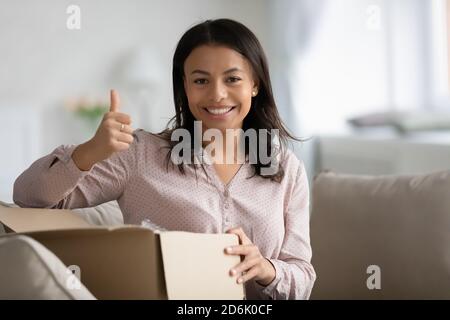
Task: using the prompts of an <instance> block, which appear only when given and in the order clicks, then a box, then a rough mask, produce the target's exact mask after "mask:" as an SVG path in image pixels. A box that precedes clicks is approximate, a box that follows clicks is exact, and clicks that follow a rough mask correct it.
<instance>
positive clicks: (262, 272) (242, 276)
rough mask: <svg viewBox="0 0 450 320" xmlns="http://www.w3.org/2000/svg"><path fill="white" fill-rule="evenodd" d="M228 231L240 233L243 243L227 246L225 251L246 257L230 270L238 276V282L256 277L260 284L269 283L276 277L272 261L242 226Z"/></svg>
mask: <svg viewBox="0 0 450 320" xmlns="http://www.w3.org/2000/svg"><path fill="white" fill-rule="evenodd" d="M227 233H232V234H236V235H238V237H239V243H241V244H240V245H238V246H230V247H227V248H225V253H226V254H231V255H241V256H243V258H244V259H243V260H242V261H241V263H239V264H238V265H236V266H235V267H233V268H232V269H231V270H230V275H231V276H237V280H236V281H237V283H244V282H246V281H248V280H250V279H253V278H255V280H256V281H257V282H258V283H259V284H261V285H263V286H267V285H269V284H270V283H271V282H272V281H273V279H275V268H274V267H273V265H272V263H270V261H269V260H267V259H266V258H264V257H263V256H262V255H261V253H260V252H259V249H258V247H257V246H256V245H254V244H253V243H252V242H251V240H250V239H249V238H248V237H247V235H246V234H245V233H244V231H243V230H242V228H233V229H230V230H228V231H227Z"/></svg>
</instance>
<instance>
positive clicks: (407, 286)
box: [311, 171, 450, 299]
mask: <svg viewBox="0 0 450 320" xmlns="http://www.w3.org/2000/svg"><path fill="white" fill-rule="evenodd" d="M311 245H312V252H313V257H312V264H313V266H314V268H315V270H316V273H317V280H316V283H315V286H314V289H313V292H312V295H311V298H312V299H450V248H449V247H450V172H448V171H445V172H435V173H432V174H427V175H414V176H412V175H411V176H406V175H403V176H395V175H389V176H360V175H347V174H345V175H344V174H335V173H332V172H322V173H320V174H318V175H317V176H316V177H315V179H314V182H313V186H312V213H311ZM378 287H379V288H378Z"/></svg>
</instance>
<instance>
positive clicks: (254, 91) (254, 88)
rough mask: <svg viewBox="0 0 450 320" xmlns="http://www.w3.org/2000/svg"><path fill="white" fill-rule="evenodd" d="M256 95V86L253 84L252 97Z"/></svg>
mask: <svg viewBox="0 0 450 320" xmlns="http://www.w3.org/2000/svg"><path fill="white" fill-rule="evenodd" d="M257 95H258V86H257V85H255V86H253V89H252V97H256V96H257Z"/></svg>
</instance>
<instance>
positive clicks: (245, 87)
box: [184, 45, 257, 132]
mask: <svg viewBox="0 0 450 320" xmlns="http://www.w3.org/2000/svg"><path fill="white" fill-rule="evenodd" d="M184 75H185V77H184V89H185V91H186V95H187V98H188V102H189V109H190V110H191V112H192V114H193V115H194V117H195V119H196V120H199V121H202V122H203V130H205V129H209V128H216V129H219V130H221V131H223V132H225V130H226V129H240V128H242V124H243V121H244V118H245V117H246V116H247V114H248V112H249V111H250V106H251V102H252V94H253V95H255V94H257V87H256V83H255V82H254V80H253V72H252V68H251V66H250V64H249V62H248V61H247V59H246V58H245V57H243V56H242V55H241V54H239V53H238V52H236V51H235V50H233V49H230V48H227V47H224V46H210V45H203V46H200V47H197V48H195V49H194V50H193V51H192V52H191V54H190V55H189V56H188V57H187V59H186V61H185V63H184Z"/></svg>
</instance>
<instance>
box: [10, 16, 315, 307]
mask: <svg viewBox="0 0 450 320" xmlns="http://www.w3.org/2000/svg"><path fill="white" fill-rule="evenodd" d="M173 90H174V101H175V111H176V115H175V117H174V118H172V119H171V122H172V126H171V127H170V128H169V126H168V128H167V129H166V130H164V131H163V132H161V133H159V134H151V133H148V132H145V131H143V130H136V131H133V129H132V128H131V119H130V117H129V116H128V115H126V114H123V113H120V112H119V105H120V103H119V97H118V94H117V93H116V92H115V91H111V106H110V112H108V113H107V114H105V116H104V118H103V121H102V123H101V124H100V126H99V128H98V130H97V132H96V134H95V136H94V137H93V138H92V139H91V140H89V141H87V142H86V143H83V144H81V145H78V146H60V147H58V148H57V149H55V150H54V151H53V152H52V153H51V154H49V155H47V156H45V157H43V158H41V159H39V160H37V161H36V162H34V163H33V164H32V165H31V167H30V168H29V169H27V170H26V171H25V172H24V173H22V174H21V176H20V177H19V178H18V179H17V180H16V183H15V185H14V201H15V202H16V203H17V204H18V205H20V206H22V207H45V208H80V207H92V206H95V205H98V204H101V203H104V202H107V201H111V200H117V201H118V204H119V206H120V208H121V210H122V213H123V216H124V221H125V223H128V224H140V223H141V221H143V220H144V219H149V220H150V221H151V222H152V223H154V224H155V225H158V226H161V227H163V228H165V229H168V230H183V231H189V232H202V233H223V232H228V233H234V234H236V235H238V237H239V239H240V245H238V246H235V247H232V248H226V250H225V253H226V254H232V255H241V256H242V259H241V263H240V264H238V265H237V266H235V267H234V268H233V269H232V270H230V272H229V275H230V277H235V278H236V281H237V282H238V283H244V285H245V287H246V294H247V299H308V298H309V296H310V293H311V290H312V287H313V284H314V280H315V272H314V269H313V267H312V265H311V263H310V260H311V247H310V241H309V189H308V183H307V177H306V173H305V168H304V165H303V163H302V162H301V161H299V160H298V159H297V158H296V156H295V155H294V154H293V153H292V152H291V151H289V150H288V149H287V148H286V141H287V139H289V138H290V139H295V138H294V137H293V136H291V135H290V134H289V133H288V132H287V130H286V129H285V127H284V126H283V124H282V121H281V120H280V117H279V115H278V112H277V108H276V105H275V102H274V99H273V96H272V89H271V84H270V77H269V71H268V66H267V62H266V58H265V55H264V52H263V49H262V48H261V45H260V43H259V41H258V40H257V38H256V37H255V35H254V34H253V33H252V32H251V31H250V30H249V29H248V28H247V27H245V26H244V25H242V24H240V23H238V22H236V21H233V20H228V19H219V20H208V21H205V22H203V23H200V24H198V25H196V26H194V27H192V28H191V29H189V30H188V31H187V32H186V33H185V34H184V35H183V36H182V38H181V39H180V41H179V43H178V46H177V48H176V51H175V54H174V57H173ZM169 124H170V122H169ZM199 124H200V126H199ZM196 129H200V131H201V133H203V135H202V134H200V136H202V137H205V135H206V134H207V133H208V132H209V133H210V132H211V130H212V131H213V132H214V133H216V134H217V133H219V136H220V133H222V135H221V136H222V137H224V138H223V140H224V141H225V143H224V144H223V145H222V144H219V143H218V142H219V141H220V140H221V139H218V138H217V135H216V136H215V139H202V140H201V144H200V146H198V145H197V146H196V141H195V139H194V140H192V139H191V140H190V141H189V143H188V144H187V146H188V147H189V148H187V149H186V148H184V149H182V151H181V152H178V151H179V149H178V147H177V146H179V142H178V141H177V139H176V137H179V136H180V132H181V133H188V134H190V136H191V137H192V136H195V135H196ZM249 130H256V131H258V134H257V135H256V136H253V138H256V141H255V140H251V139H243V138H242V137H243V136H242V132H244V133H245V132H247V131H249ZM275 131H278V138H279V139H278V141H279V142H280V146H279V148H278V149H275V148H273V146H274V142H273V141H272V140H273V139H272V132H275ZM230 132H231V135H227V133H230ZM184 142H186V141H184ZM211 144H213V145H214V148H210V146H211ZM184 146H186V143H184ZM230 146H231V148H229V147H230ZM242 146H243V148H239V147H242ZM265 147H268V148H267V149H268V150H267V151H268V152H267V154H268V155H269V159H271V160H272V161H271V162H270V163H267V161H263V157H262V153H261V151H264V150H263V149H266V148H265ZM174 150H177V153H175V152H174ZM191 150H193V151H194V152H192V153H191V154H190V156H188V157H186V153H187V151H191ZM199 150H200V152H198V151H199ZM209 150H211V151H209ZM236 150H238V151H243V152H245V156H246V157H245V160H244V161H243V162H240V161H239V159H240V157H239V156H238V157H236V156H232V157H229V155H230V152H231V151H236ZM273 150H278V151H277V152H274V151H273ZM213 151H214V152H213ZM233 154H239V152H236V153H234V152H233ZM177 156H182V157H183V159H184V161H181V162H177V161H174V159H176V158H177ZM224 158H227V159H231V161H226V162H225V163H224V162H223V161H216V160H217V159H224ZM186 159H188V160H192V162H193V163H192V162H190V163H188V162H189V161H187V162H186V161H185V160H186ZM205 159H206V160H208V161H204V160H205ZM278 160H279V161H278ZM273 163H276V164H277V165H276V166H273ZM169 164H171V166H170V168H169ZM174 164H176V166H175V165H174ZM198 164H200V165H201V168H202V170H199V171H198V170H197V168H198ZM177 167H178V168H177ZM273 168H275V170H265V169H273Z"/></svg>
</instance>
